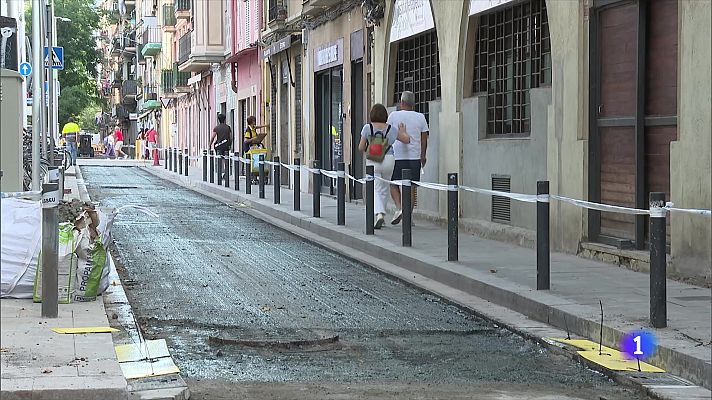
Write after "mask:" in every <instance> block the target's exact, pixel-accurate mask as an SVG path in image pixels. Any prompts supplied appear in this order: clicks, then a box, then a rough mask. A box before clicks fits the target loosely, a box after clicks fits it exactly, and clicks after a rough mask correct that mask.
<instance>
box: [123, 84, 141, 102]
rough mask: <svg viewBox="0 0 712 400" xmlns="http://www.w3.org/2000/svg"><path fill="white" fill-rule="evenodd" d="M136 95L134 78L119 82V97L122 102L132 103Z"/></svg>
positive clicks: (136, 89) (136, 85)
mask: <svg viewBox="0 0 712 400" xmlns="http://www.w3.org/2000/svg"><path fill="white" fill-rule="evenodd" d="M137 95H138V82H136V81H135V80H134V79H127V80H125V81H124V82H123V83H122V84H121V98H122V99H123V103H124V104H127V103H133V102H135V101H136V96H137Z"/></svg>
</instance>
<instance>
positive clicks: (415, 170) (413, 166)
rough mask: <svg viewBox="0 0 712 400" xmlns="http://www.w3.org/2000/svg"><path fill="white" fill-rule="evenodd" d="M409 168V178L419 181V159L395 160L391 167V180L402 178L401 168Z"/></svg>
mask: <svg viewBox="0 0 712 400" xmlns="http://www.w3.org/2000/svg"><path fill="white" fill-rule="evenodd" d="M404 169H409V170H410V180H411V181H416V182H418V181H420V160H396V164H395V167H393V177H392V178H391V180H392V181H399V180H401V179H403V170H404Z"/></svg>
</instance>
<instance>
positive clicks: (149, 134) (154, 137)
mask: <svg viewBox="0 0 712 400" xmlns="http://www.w3.org/2000/svg"><path fill="white" fill-rule="evenodd" d="M146 140H147V141H148V151H150V153H151V157H152V158H153V159H154V160H156V159H157V158H158V132H157V131H156V130H155V129H153V127H152V126H151V127H149V128H148V131H146ZM156 165H157V164H156Z"/></svg>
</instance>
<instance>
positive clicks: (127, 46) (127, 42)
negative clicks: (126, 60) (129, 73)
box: [123, 31, 137, 53]
mask: <svg viewBox="0 0 712 400" xmlns="http://www.w3.org/2000/svg"><path fill="white" fill-rule="evenodd" d="M123 41H124V50H126V52H129V53H135V52H136V44H137V42H136V32H135V31H134V32H131V33H129V34H125V35H124V38H123Z"/></svg>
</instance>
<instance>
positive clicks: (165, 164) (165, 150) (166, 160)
mask: <svg viewBox="0 0 712 400" xmlns="http://www.w3.org/2000/svg"><path fill="white" fill-rule="evenodd" d="M162 150H163V151H162V153H163V168H165V169H168V149H162Z"/></svg>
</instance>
